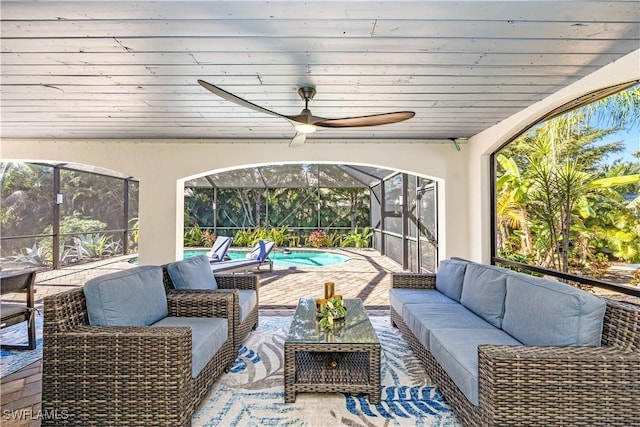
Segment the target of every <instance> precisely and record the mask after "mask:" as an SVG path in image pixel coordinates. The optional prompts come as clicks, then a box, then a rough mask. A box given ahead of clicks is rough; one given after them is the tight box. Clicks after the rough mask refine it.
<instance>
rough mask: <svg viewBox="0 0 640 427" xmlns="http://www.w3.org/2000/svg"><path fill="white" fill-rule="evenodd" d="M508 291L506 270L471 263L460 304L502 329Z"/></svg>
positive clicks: (466, 274) (465, 275)
mask: <svg viewBox="0 0 640 427" xmlns="http://www.w3.org/2000/svg"><path fill="white" fill-rule="evenodd" d="M506 290H507V272H506V270H504V269H502V268H499V267H494V266H491V265H483V264H474V263H469V264H468V265H467V269H466V271H465V273H464V284H463V285H462V297H461V298H460V302H461V303H462V304H463V305H464V306H465V307H467V308H468V309H469V310H471V311H473V312H474V313H476V314H477V315H478V316H480V317H482V318H483V319H485V320H486V321H487V322H489V323H491V324H492V325H493V326H495V327H496V328H500V327H501V326H502V317H503V316H504V298H505V294H506Z"/></svg>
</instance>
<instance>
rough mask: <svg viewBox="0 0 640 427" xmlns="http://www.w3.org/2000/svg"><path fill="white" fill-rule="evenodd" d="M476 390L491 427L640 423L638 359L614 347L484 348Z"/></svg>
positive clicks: (479, 350) (639, 371)
mask: <svg viewBox="0 0 640 427" xmlns="http://www.w3.org/2000/svg"><path fill="white" fill-rule="evenodd" d="M478 387H479V392H478V395H479V400H480V402H479V403H480V407H481V408H482V409H481V410H482V411H484V413H485V416H486V417H487V418H488V419H489V420H490V421H491V423H490V424H491V425H509V424H513V423H516V422H517V423H524V424H527V423H529V422H531V423H533V424H539V423H540V421H541V420H544V423H543V424H546V425H561V424H566V423H569V422H572V423H575V422H577V420H582V421H584V422H585V424H589V425H600V424H608V423H613V424H616V422H615V421H619V422H620V424H619V425H632V424H634V423H637V422H638V421H640V412H638V410H637V401H634V398H633V397H632V396H638V395H639V394H640V354H639V353H637V352H635V353H634V352H631V351H626V350H622V349H619V348H616V347H571V346H566V347H535V346H497V345H481V346H478Z"/></svg>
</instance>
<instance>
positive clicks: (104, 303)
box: [83, 266, 169, 326]
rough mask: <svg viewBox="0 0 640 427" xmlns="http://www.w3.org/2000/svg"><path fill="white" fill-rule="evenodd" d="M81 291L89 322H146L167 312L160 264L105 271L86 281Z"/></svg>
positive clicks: (155, 319) (156, 319)
mask: <svg viewBox="0 0 640 427" xmlns="http://www.w3.org/2000/svg"><path fill="white" fill-rule="evenodd" d="M83 291H84V296H85V299H86V303H87V313H88V317H89V324H91V325H95V326H149V325H151V324H153V323H155V322H157V321H158V320H160V319H162V318H164V317H166V316H167V315H168V313H169V311H168V306H167V294H166V292H165V289H164V285H163V283H162V267H157V266H139V267H134V268H131V269H128V270H123V271H119V272H116V273H110V274H105V275H104V276H100V277H96V278H93V279H91V280H89V281H87V283H86V284H85V285H84V288H83Z"/></svg>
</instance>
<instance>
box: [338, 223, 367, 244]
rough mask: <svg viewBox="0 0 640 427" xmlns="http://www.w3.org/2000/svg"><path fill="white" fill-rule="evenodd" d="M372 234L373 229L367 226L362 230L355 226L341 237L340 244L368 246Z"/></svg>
mask: <svg viewBox="0 0 640 427" xmlns="http://www.w3.org/2000/svg"><path fill="white" fill-rule="evenodd" d="M371 236H373V231H371V229H370V228H369V227H364V228H363V229H362V231H359V230H358V227H356V228H355V229H354V230H351V231H349V232H348V233H347V234H346V235H345V236H344V237H343V238H342V243H341V245H340V246H342V247H343V248H346V247H355V248H368V247H369V242H370V240H371Z"/></svg>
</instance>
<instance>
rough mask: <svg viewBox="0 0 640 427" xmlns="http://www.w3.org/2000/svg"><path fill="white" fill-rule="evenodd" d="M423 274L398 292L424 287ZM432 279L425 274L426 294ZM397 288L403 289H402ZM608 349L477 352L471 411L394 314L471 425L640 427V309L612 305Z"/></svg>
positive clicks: (397, 280) (396, 279)
mask: <svg viewBox="0 0 640 427" xmlns="http://www.w3.org/2000/svg"><path fill="white" fill-rule="evenodd" d="M416 276H419V275H416V274H402V275H396V274H393V275H392V282H391V283H392V287H406V286H405V278H406V280H407V283H408V284H409V287H417V284H418V283H420V281H421V279H419V278H418V277H416ZM433 277H434V276H433V275H425V278H424V279H423V283H424V284H425V289H428V288H430V287H431V286H432V284H433V283H435V282H434V281H433ZM396 285H397V286H396ZM606 302H607V311H606V315H605V320H604V322H605V323H604V330H603V338H602V346H601V347H534V346H498V345H482V346H479V347H478V378H479V380H478V381H479V384H478V387H479V405H478V406H474V405H472V404H471V403H470V402H469V401H468V400H467V399H466V398H465V396H464V395H463V394H462V392H461V391H460V390H459V389H458V387H457V386H456V385H455V384H454V383H453V381H452V380H451V379H450V378H449V376H448V375H447V374H446V372H444V370H443V369H442V368H441V367H440V365H439V364H438V362H437V361H436V360H435V358H433V356H432V355H431V354H430V353H429V352H428V351H427V350H426V349H425V348H424V346H422V344H420V342H419V341H418V340H417V339H416V337H415V336H414V335H413V334H412V333H411V331H410V329H409V328H408V326H407V325H406V324H405V323H404V322H403V320H402V316H401V315H400V314H399V313H397V312H396V311H395V310H393V308H392V309H391V321H392V322H393V324H395V325H396V326H397V327H398V328H399V330H400V332H401V333H402V335H403V336H404V337H405V339H406V340H407V342H408V343H409V345H410V346H411V348H412V350H413V351H414V352H415V354H416V355H417V356H418V357H419V358H420V360H421V361H422V362H423V364H424V365H425V367H426V369H427V372H428V374H429V376H430V377H431V379H432V380H433V381H434V382H435V383H436V384H437V385H438V386H439V387H440V388H441V390H442V392H443V394H444V395H445V397H446V398H447V401H449V403H450V404H451V407H452V408H453V409H454V411H455V412H456V414H457V415H458V417H459V418H460V420H461V421H462V422H463V423H464V424H465V425H470V426H510V425H531V426H569V425H570V426H605V425H606V426H639V425H640V411H639V410H638V396H640V352H639V350H638V349H639V348H640V347H639V343H640V341H639V340H640V307H639V306H636V305H633V304H628V303H623V302H618V301H611V300H606Z"/></svg>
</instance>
